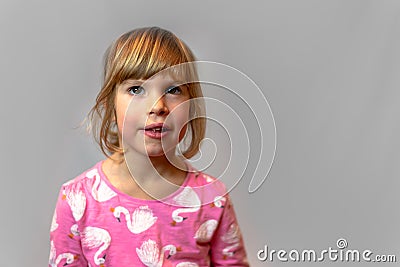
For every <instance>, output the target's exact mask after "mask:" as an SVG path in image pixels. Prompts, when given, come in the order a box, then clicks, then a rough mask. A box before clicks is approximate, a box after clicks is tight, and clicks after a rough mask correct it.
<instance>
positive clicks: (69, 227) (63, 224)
mask: <svg viewBox="0 0 400 267" xmlns="http://www.w3.org/2000/svg"><path fill="white" fill-rule="evenodd" d="M101 166H102V161H100V162H98V163H97V164H96V165H95V166H94V167H93V168H91V169H89V170H88V171H86V172H84V173H82V174H81V175H79V176H78V177H76V178H75V179H73V180H71V181H69V182H67V183H65V184H64V185H63V186H62V188H61V191H60V195H59V197H58V201H57V205H56V209H55V212H54V217H53V221H52V224H51V229H50V241H51V251H50V260H49V266H52V267H53V266H71V267H72V266H80V267H82V266H85V267H87V266H92V267H94V266H102V267H117V266H122V267H126V266H157V267H158V266H248V263H247V260H246V252H245V249H244V245H243V239H242V236H241V234H240V230H239V226H238V224H237V220H236V216H235V212H234V209H233V206H232V203H231V201H230V199H229V195H228V194H226V191H225V187H224V185H223V184H222V183H221V182H220V181H218V180H216V179H215V178H213V177H210V176H208V175H206V174H204V173H201V172H188V175H187V177H186V179H185V182H184V184H183V185H182V186H181V187H180V189H178V190H177V191H176V192H174V193H173V194H172V195H170V196H168V197H167V198H165V199H164V200H163V201H159V200H142V199H137V198H134V197H131V196H129V195H127V194H124V193H122V192H120V191H118V189H116V188H115V187H114V186H113V185H112V184H111V183H110V182H109V181H108V179H107V178H106V176H105V175H104V173H103V172H102V169H101ZM165 202H168V203H170V204H168V203H165Z"/></svg>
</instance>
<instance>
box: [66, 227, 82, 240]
mask: <svg viewBox="0 0 400 267" xmlns="http://www.w3.org/2000/svg"><path fill="white" fill-rule="evenodd" d="M70 231H71V232H70V233H69V234H68V236H69V237H70V238H74V236H79V235H80V233H79V230H78V225H77V224H73V225H72V226H71V228H70Z"/></svg>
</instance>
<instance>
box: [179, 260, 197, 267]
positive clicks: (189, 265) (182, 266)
mask: <svg viewBox="0 0 400 267" xmlns="http://www.w3.org/2000/svg"><path fill="white" fill-rule="evenodd" d="M176 267H199V265H198V264H197V263H194V262H188V261H185V262H180V263H178V264H177V265H176Z"/></svg>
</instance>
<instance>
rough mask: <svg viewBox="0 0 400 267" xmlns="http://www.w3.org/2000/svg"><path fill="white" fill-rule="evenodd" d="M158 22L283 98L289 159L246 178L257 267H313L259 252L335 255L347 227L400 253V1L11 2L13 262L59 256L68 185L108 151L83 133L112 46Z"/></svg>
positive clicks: (283, 149) (6, 93)
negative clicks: (56, 237) (59, 213)
mask: <svg viewBox="0 0 400 267" xmlns="http://www.w3.org/2000/svg"><path fill="white" fill-rule="evenodd" d="M149 25H158V26H161V27H164V28H167V29H170V30H172V31H173V32H174V33H176V34H177V35H178V36H179V37H181V38H182V39H183V40H185V41H186V42H187V43H188V44H189V46H190V47H191V48H192V49H193V51H194V52H195V53H196V55H197V57H198V58H199V59H201V60H211V61H218V62H222V63H225V64H228V65H231V66H233V67H235V68H237V69H240V70H241V71H243V72H244V73H246V74H247V75H249V76H250V77H251V78H252V79H253V80H254V81H255V82H256V83H257V84H258V85H259V86H260V87H261V89H262V90H263V92H264V94H265V95H266V97H267V98H268V101H269V104H270V105H271V108H272V110H273V113H274V116H275V120H276V127H277V137H278V143H277V151H276V158H275V162H274V164H273V167H272V169H271V172H270V174H269V176H268V179H267V180H266V182H265V183H264V184H263V186H262V187H261V189H260V190H258V191H257V192H256V193H254V194H248V193H247V186H248V182H249V181H248V180H245V179H243V180H242V182H241V183H240V184H239V185H238V186H237V187H236V188H235V190H233V192H232V195H233V198H234V203H235V207H236V211H237V214H238V217H239V220H240V223H241V227H242V232H243V234H244V236H245V241H246V245H247V250H248V254H249V259H250V261H251V263H252V265H253V266H281V265H285V266H286V265H290V266H310V263H286V264H284V263H279V262H275V261H274V262H272V263H269V264H268V262H266V263H261V262H258V261H257V259H256V252H257V251H258V249H260V248H262V247H263V246H264V245H265V244H266V245H268V246H269V247H270V248H271V249H286V250H291V249H299V250H301V249H315V250H322V249H327V248H328V247H330V246H331V247H335V243H336V240H337V239H338V238H340V237H343V238H346V239H347V241H348V243H349V248H351V249H359V250H364V249H370V250H372V251H373V252H374V253H376V254H396V255H397V257H398V260H400V253H399V249H400V241H399V240H400V230H399V229H400V228H399V225H400V215H399V211H398V203H399V200H400V194H399V193H398V192H399V188H400V182H399V177H398V176H399V173H400V170H399V166H400V164H399V158H400V149H399V144H400V141H399V136H400V122H399V114H400V105H399V100H400V91H399V85H400V75H399V73H400V52H399V47H400V2H399V1H378V0H377V1H347V0H346V1H263V2H261V1H259V2H256V1H254V2H252V1H242V2H237V3H233V2H232V1H198V2H197V3H188V2H186V1H98V0H97V1H93V0H91V1H76V0H74V1H54V0H51V1H50V0H47V1H4V0H3V1H2V2H1V3H0V33H1V42H0V53H1V60H0V73H1V87H2V90H1V92H2V96H1V105H0V109H1V111H0V114H1V123H2V130H1V138H0V142H1V143H0V147H1V148H2V151H3V153H1V170H2V185H1V190H2V193H1V195H0V212H1V214H2V215H1V224H0V226H1V227H0V237H1V238H0V240H1V241H0V242H1V247H0V259H1V265H2V266H11V267H14V266H31V267H39V266H46V264H47V260H48V251H49V241H48V232H49V227H50V221H51V216H52V213H53V209H54V205H55V200H56V196H57V193H58V190H59V188H60V185H61V184H62V183H63V182H64V181H66V180H68V179H70V178H73V177H74V176H76V175H77V174H79V173H81V172H82V171H83V170H85V169H87V168H89V167H91V166H92V165H93V164H94V163H95V162H96V161H97V160H100V159H102V155H101V154H100V153H99V150H98V149H97V147H96V146H95V145H94V144H93V141H92V140H91V137H90V136H87V135H86V134H85V132H84V130H82V129H78V130H75V129H74V128H76V127H77V126H78V125H79V123H80V122H81V121H82V119H83V118H84V116H85V114H86V113H87V112H88V110H89V108H90V107H91V105H92V104H93V103H94V98H95V95H96V93H97V92H98V90H99V87H100V77H101V58H102V54H103V52H104V50H105V49H106V47H107V46H108V45H109V44H110V42H111V41H112V40H113V39H115V38H116V37H117V36H119V35H120V34H121V33H123V32H125V31H127V30H130V29H132V28H136V27H139V26H149ZM313 265H315V266H325V265H334V266H348V264H346V263H340V262H337V263H335V264H333V263H330V262H328V261H326V262H324V263H315V264H313ZM354 265H359V266H361V265H362V266H377V265H378V264H374V263H369V264H366V263H360V264H354ZM394 265H395V264H379V266H394Z"/></svg>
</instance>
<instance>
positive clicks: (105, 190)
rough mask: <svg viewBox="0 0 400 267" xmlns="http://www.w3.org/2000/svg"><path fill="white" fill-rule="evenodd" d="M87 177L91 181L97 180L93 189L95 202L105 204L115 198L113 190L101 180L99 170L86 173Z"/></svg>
mask: <svg viewBox="0 0 400 267" xmlns="http://www.w3.org/2000/svg"><path fill="white" fill-rule="evenodd" d="M86 177H87V178H89V179H93V178H94V179H95V180H94V184H93V187H92V196H93V198H94V199H95V200H97V201H99V202H104V201H107V200H110V199H111V198H113V197H115V196H116V195H117V193H115V192H114V191H113V190H111V188H110V187H109V186H108V185H107V184H106V183H105V182H104V181H102V180H101V178H100V175H99V172H98V171H97V169H93V170H90V171H88V172H87V173H86Z"/></svg>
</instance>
